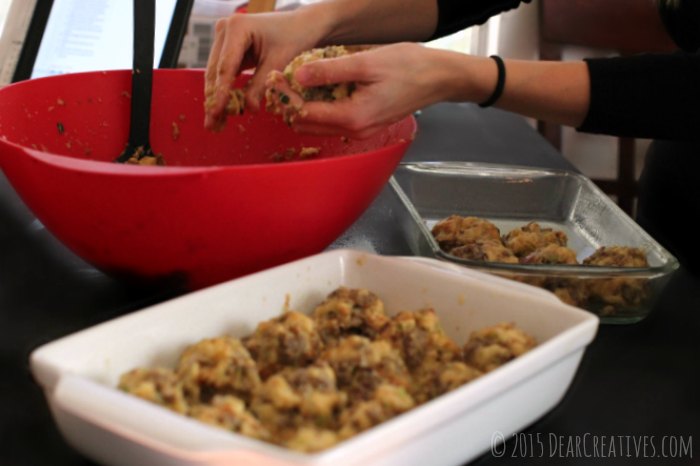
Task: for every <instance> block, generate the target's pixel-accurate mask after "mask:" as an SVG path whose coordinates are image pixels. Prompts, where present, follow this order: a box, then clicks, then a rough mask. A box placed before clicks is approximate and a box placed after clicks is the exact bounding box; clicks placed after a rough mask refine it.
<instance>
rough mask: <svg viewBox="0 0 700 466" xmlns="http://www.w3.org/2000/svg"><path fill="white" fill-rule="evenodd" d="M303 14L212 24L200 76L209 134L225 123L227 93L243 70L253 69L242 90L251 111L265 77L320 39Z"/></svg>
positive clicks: (241, 17)
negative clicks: (212, 32)
mask: <svg viewBox="0 0 700 466" xmlns="http://www.w3.org/2000/svg"><path fill="white" fill-rule="evenodd" d="M302 10H303V9H300V10H298V11H294V12H277V13H264V14H234V15H232V16H230V17H228V18H224V19H221V20H219V21H218V22H217V23H216V31H215V36H214V43H213V45H212V49H211V52H210V54H209V61H208V63H207V70H206V75H205V80H206V82H205V95H206V97H207V105H206V115H205V121H204V126H205V127H206V128H208V129H214V128H216V127H217V124H218V122H220V121H221V120H222V119H225V118H226V115H225V107H226V103H227V101H228V96H229V94H228V91H229V89H230V87H231V83H232V82H233V81H234V79H235V78H236V76H237V75H238V74H239V73H240V72H241V70H242V69H244V68H246V67H255V68H256V71H255V74H254V76H253V77H252V78H251V80H250V82H249V83H248V87H247V89H246V108H247V109H251V110H254V111H255V110H257V109H258V108H259V106H260V99H261V97H262V94H263V92H264V85H265V78H266V76H267V74H268V73H269V72H270V71H271V70H273V69H283V68H284V67H285V66H286V65H287V63H288V62H289V61H290V60H291V59H292V58H294V57H295V56H296V55H297V54H299V53H300V52H302V51H304V50H307V49H310V48H312V47H313V46H314V45H315V44H316V42H317V41H318V40H320V32H316V33H315V32H314V30H313V29H314V28H313V27H312V26H310V24H309V21H308V19H307V18H305V16H304V13H303V12H302Z"/></svg>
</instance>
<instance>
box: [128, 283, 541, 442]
mask: <svg viewBox="0 0 700 466" xmlns="http://www.w3.org/2000/svg"><path fill="white" fill-rule="evenodd" d="M536 344H537V343H536V341H535V339H534V338H533V337H531V336H530V335H528V334H526V333H525V332H524V331H522V330H521V329H519V328H517V327H516V326H515V325H514V324H512V323H500V324H496V325H493V326H491V327H487V328H483V329H480V330H477V331H475V332H473V333H472V335H471V337H470V338H469V340H468V341H467V342H466V343H465V344H464V345H462V346H460V345H459V344H458V343H457V342H455V341H454V340H452V339H451V338H450V337H449V336H447V334H446V333H445V332H444V331H443V329H442V327H441V326H440V322H439V319H438V316H437V314H436V312H435V310H433V309H431V308H426V309H420V310H417V311H401V312H399V313H398V314H396V315H394V316H393V317H392V316H389V315H388V314H387V313H386V310H385V308H384V303H383V302H382V300H381V299H380V298H379V297H378V296H377V295H375V294H374V293H372V292H370V291H368V290H365V289H349V288H339V289H337V290H335V291H334V292H332V293H331V294H330V295H328V297H327V298H326V299H325V300H324V301H323V302H322V303H320V304H319V305H318V306H317V307H316V308H315V309H314V311H313V312H312V313H311V315H305V314H302V313H300V312H296V311H287V312H285V313H284V314H283V315H281V316H280V317H277V318H274V319H270V320H267V321H264V322H261V323H259V324H258V326H257V328H256V329H255V331H254V332H253V333H252V334H250V335H248V336H246V337H244V338H241V339H237V338H233V337H230V336H221V337H216V338H210V339H205V340H202V341H200V342H198V343H195V344H193V345H191V346H189V347H188V348H186V349H185V351H184V352H183V353H182V354H181V355H180V357H179V360H178V362H177V365H176V366H175V367H174V368H172V369H170V368H162V367H161V368H151V369H146V368H136V369H133V370H131V371H129V372H127V373H125V374H123V375H122V377H121V379H120V381H119V388H120V389H122V390H124V391H126V392H128V393H131V394H133V395H136V396H139V397H141V398H143V399H146V400H148V401H151V402H153V403H156V404H159V405H161V406H164V407H166V408H169V409H171V410H173V411H176V412H178V413H181V414H185V415H187V416H190V417H192V418H195V419H198V420H200V421H202V422H205V423H207V424H211V425H214V426H217V427H220V428H222V429H226V430H229V431H231V432H236V433H240V434H243V435H246V436H249V437H253V438H256V439H259V440H263V441H266V442H271V443H274V444H277V445H281V446H285V447H287V448H290V449H293V450H298V451H302V452H314V451H319V450H323V449H325V448H328V447H331V446H333V445H335V444H337V443H338V442H341V441H343V440H345V439H347V438H349V437H352V436H354V435H356V434H359V433H360V432H362V431H365V430H367V429H369V428H371V427H373V426H375V425H377V424H379V423H381V422H383V421H385V420H387V419H391V418H392V417H394V416H397V415H399V414H401V413H403V412H406V411H408V410H410V409H411V408H414V407H415V406H418V405H420V404H422V403H425V402H427V401H429V400H431V399H433V398H435V397H437V396H440V395H442V394H444V393H446V392H448V391H450V390H454V389H456V388H458V387H460V386H461V385H463V384H465V383H467V382H469V381H471V380H474V379H476V378H478V377H480V376H482V375H483V374H484V373H486V372H489V371H492V370H494V369H497V368H498V367H499V366H501V365H503V364H505V363H507V362H508V361H510V360H512V359H514V358H516V357H518V356H520V355H521V354H523V353H525V352H527V351H528V350H530V349H532V348H533V347H535V346H536Z"/></svg>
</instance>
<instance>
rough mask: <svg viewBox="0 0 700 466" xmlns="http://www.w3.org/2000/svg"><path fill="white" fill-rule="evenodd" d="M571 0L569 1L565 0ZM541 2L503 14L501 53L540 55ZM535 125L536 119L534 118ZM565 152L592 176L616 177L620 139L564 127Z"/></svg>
mask: <svg viewBox="0 0 700 466" xmlns="http://www.w3.org/2000/svg"><path fill="white" fill-rule="evenodd" d="M562 1H568V0H562ZM538 8H539V6H538V1H537V0H533V2H532V3H530V4H523V5H522V6H520V7H519V8H517V9H515V10H511V11H508V12H506V13H503V14H502V15H501V19H500V25H499V29H500V31H499V36H498V47H497V49H498V53H499V54H501V55H502V56H503V57H508V58H518V59H526V60H534V59H538V57H539V50H538V49H539V46H538V28H539V22H538ZM611 54H612V52H611V51H601V50H591V49H585V48H581V47H567V48H566V49H565V50H564V54H563V59H564V60H581V59H583V58H584V57H593V56H596V57H599V56H609V55H611ZM531 123H532V124H533V125H534V124H535V122H534V121H532V120H531ZM648 144H649V141H648V140H639V141H638V143H637V164H636V166H637V168H638V170H637V172H638V173H639V171H640V170H641V166H642V164H643V157H644V153H645V151H646V147H647V146H648ZM562 153H563V155H564V156H565V157H566V158H567V159H568V160H570V161H571V162H572V163H573V164H574V165H575V166H576V167H577V168H578V169H579V170H581V171H582V172H583V173H584V174H585V175H587V176H589V177H591V178H603V179H611V178H615V177H616V176H617V140H616V139H615V138H611V137H608V136H600V135H592V134H585V133H580V132H578V131H576V130H574V129H573V128H564V131H563V133H562Z"/></svg>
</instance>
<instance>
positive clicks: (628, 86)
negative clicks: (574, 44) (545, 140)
mask: <svg viewBox="0 0 700 466" xmlns="http://www.w3.org/2000/svg"><path fill="white" fill-rule="evenodd" d="M586 63H587V64H588V70H589V73H590V81H591V97H590V106H589V109H588V114H587V115H586V119H585V120H584V122H583V124H582V125H581V126H580V127H579V128H578V129H579V131H584V132H589V133H602V134H610V135H614V136H629V137H640V138H654V139H674V140H700V55H699V54H697V53H676V54H641V55H634V56H629V57H616V58H596V59H587V60H586Z"/></svg>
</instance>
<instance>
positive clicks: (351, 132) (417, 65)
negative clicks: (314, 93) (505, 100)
mask: <svg viewBox="0 0 700 466" xmlns="http://www.w3.org/2000/svg"><path fill="white" fill-rule="evenodd" d="M440 53H441V52H438V51H435V50H433V49H429V48H427V47H424V46H422V45H419V44H413V43H400V44H394V45H387V46H382V47H376V48H373V49H370V50H368V51H364V52H358V53H355V54H351V55H347V56H343V57H338V58H332V59H325V60H319V61H316V62H311V63H307V64H305V65H303V66H301V67H300V68H299V69H298V70H297V71H296V73H295V78H296V80H297V81H298V82H299V83H300V84H301V85H302V86H304V87H314V86H320V85H327V84H335V83H341V82H355V83H356V86H357V87H356V89H355V91H354V92H353V93H352V95H351V96H350V97H349V98H347V99H341V100H338V101H335V102H306V103H305V104H304V107H303V111H302V112H301V113H300V114H299V115H298V117H297V118H295V119H294V122H293V123H292V127H293V128H294V129H295V130H297V131H300V132H308V133H315V134H339V135H344V136H349V137H353V138H366V137H369V136H371V135H372V134H374V133H376V132H377V131H379V130H380V129H381V128H383V127H385V126H386V125H388V124H391V123H394V122H396V121H399V120H401V119H402V118H404V117H405V116H407V115H409V114H411V113H412V112H414V111H416V110H418V109H421V108H423V107H425V106H427V105H430V104H432V103H435V102H438V101H440V100H443V99H445V98H449V97H450V95H449V90H448V89H446V88H445V86H444V84H445V83H444V82H443V81H442V80H441V79H442V76H443V74H444V70H441V69H439V68H440V66H441V65H443V63H442V61H444V60H441V59H438V60H436V57H437V54H440Z"/></svg>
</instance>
